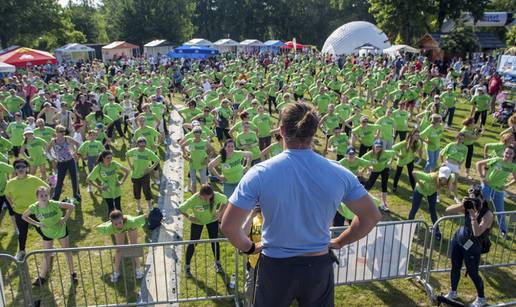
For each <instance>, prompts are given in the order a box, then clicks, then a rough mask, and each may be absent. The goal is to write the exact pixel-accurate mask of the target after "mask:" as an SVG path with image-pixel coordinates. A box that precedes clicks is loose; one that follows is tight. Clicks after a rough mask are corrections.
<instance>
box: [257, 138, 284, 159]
mask: <svg viewBox="0 0 516 307" xmlns="http://www.w3.org/2000/svg"><path fill="white" fill-rule="evenodd" d="M274 138H275V139H276V142H274V143H272V144H271V145H269V146H267V147H266V148H264V149H263V150H262V152H261V153H260V156H261V158H262V161H265V160H267V159H268V158H272V157H274V156H277V155H279V154H280V153H281V152H282V151H283V138H282V137H281V134H279V133H276V134H275V135H274Z"/></svg>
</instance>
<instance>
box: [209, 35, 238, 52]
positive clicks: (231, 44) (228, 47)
mask: <svg viewBox="0 0 516 307" xmlns="http://www.w3.org/2000/svg"><path fill="white" fill-rule="evenodd" d="M239 45H240V44H239V43H238V42H237V41H234V40H232V39H230V38H223V39H219V40H218V41H216V42H214V43H213V46H212V47H213V48H215V49H217V50H218V51H219V52H220V53H227V52H236V50H237V47H238V46H239Z"/></svg>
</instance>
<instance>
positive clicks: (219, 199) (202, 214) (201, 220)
mask: <svg viewBox="0 0 516 307" xmlns="http://www.w3.org/2000/svg"><path fill="white" fill-rule="evenodd" d="M227 203H228V198H227V197H226V195H224V194H222V193H219V192H214V195H213V205H211V206H210V202H209V201H206V200H204V199H203V198H202V197H201V196H200V195H199V193H196V194H194V195H192V196H191V197H190V198H189V199H187V200H186V201H185V202H184V203H182V204H181V206H179V211H181V212H182V213H184V214H186V215H188V216H193V217H195V218H196V219H197V222H196V223H194V224H197V225H206V224H210V223H212V222H215V221H216V220H217V219H216V218H215V213H216V212H217V210H219V208H220V207H221V206H223V205H226V204H227Z"/></svg>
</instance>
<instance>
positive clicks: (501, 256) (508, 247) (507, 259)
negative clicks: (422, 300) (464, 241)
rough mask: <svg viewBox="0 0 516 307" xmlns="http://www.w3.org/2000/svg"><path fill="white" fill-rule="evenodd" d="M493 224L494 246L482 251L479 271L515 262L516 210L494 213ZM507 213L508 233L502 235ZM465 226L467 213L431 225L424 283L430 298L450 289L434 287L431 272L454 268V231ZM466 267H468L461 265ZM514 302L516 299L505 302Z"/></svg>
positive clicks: (491, 235) (491, 233) (492, 239)
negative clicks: (500, 223)
mask: <svg viewBox="0 0 516 307" xmlns="http://www.w3.org/2000/svg"><path fill="white" fill-rule="evenodd" d="M494 215H495V218H494V224H493V227H492V229H491V232H490V235H489V239H490V240H491V248H490V250H489V253H487V254H483V255H482V257H481V260H480V267H479V269H480V270H486V269H495V268H503V267H511V266H514V265H516V254H515V253H514V252H513V248H514V245H513V243H514V237H515V235H516V211H508V212H498V213H494ZM501 216H505V219H506V225H507V234H506V235H505V236H503V235H502V233H501V231H500V229H499V227H498V218H499V217H501ZM462 225H464V215H453V216H444V217H441V218H440V219H438V220H437V222H436V223H435V224H434V226H433V227H432V233H431V238H430V245H429V247H430V250H429V252H428V260H427V267H426V269H425V274H424V278H423V280H422V283H423V285H424V287H425V290H426V291H427V293H428V296H429V298H430V299H431V300H434V299H435V296H436V294H437V293H438V291H439V290H441V291H443V292H447V291H448V290H449V289H434V287H433V286H432V285H431V283H430V281H431V275H432V274H438V273H449V272H450V271H451V247H452V240H453V237H454V235H455V232H456V231H457V230H458V229H459V227H461V226H462ZM437 227H438V228H439V230H440V232H441V235H442V238H441V240H437V238H436V236H435V231H434V230H435V229H436V228H437ZM462 269H463V271H465V270H466V268H465V266H463V267H462ZM504 304H509V305H515V304H516V302H510V303H503V304H502V305H501V306H503V305H504Z"/></svg>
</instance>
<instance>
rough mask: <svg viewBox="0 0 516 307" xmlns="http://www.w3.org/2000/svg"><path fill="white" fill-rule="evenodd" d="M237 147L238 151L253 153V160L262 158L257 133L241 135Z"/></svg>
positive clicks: (237, 140)
mask: <svg viewBox="0 0 516 307" xmlns="http://www.w3.org/2000/svg"><path fill="white" fill-rule="evenodd" d="M236 145H237V147H238V149H241V150H246V151H250V152H252V154H253V160H256V159H259V158H260V147H259V146H258V137H257V136H256V133H255V132H253V131H249V132H248V133H244V132H241V133H239V134H238V135H237V137H236Z"/></svg>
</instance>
